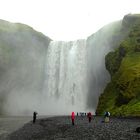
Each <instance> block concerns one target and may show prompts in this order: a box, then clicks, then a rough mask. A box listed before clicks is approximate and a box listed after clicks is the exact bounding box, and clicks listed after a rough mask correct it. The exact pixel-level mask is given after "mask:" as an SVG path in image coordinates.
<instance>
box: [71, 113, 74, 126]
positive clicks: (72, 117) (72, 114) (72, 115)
mask: <svg viewBox="0 0 140 140" xmlns="http://www.w3.org/2000/svg"><path fill="white" fill-rule="evenodd" d="M74 119H75V114H74V112H72V113H71V121H72V125H74Z"/></svg>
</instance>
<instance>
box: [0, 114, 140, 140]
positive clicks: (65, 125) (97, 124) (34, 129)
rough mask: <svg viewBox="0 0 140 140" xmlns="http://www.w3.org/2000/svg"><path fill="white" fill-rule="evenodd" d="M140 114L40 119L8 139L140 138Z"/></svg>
mask: <svg viewBox="0 0 140 140" xmlns="http://www.w3.org/2000/svg"><path fill="white" fill-rule="evenodd" d="M138 126H140V119H139V118H127V119H126V118H111V120H110V122H109V123H103V122H102V118H101V117H95V118H93V119H92V121H91V123H88V120H87V117H76V119H75V125H74V126H72V125H71V119H70V117H69V116H65V117H52V118H47V119H38V120H37V122H36V124H32V122H29V123H27V124H25V125H24V126H23V127H22V128H20V129H19V130H17V131H15V132H13V133H11V134H10V135H8V136H7V137H5V138H4V137H3V138H1V139H3V140H4V139H5V140H140V134H139V133H136V132H135V130H136V127H138Z"/></svg>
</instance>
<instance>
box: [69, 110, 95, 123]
mask: <svg viewBox="0 0 140 140" xmlns="http://www.w3.org/2000/svg"><path fill="white" fill-rule="evenodd" d="M77 116H78V113H77ZM81 116H83V115H81ZM85 116H86V113H85ZM87 117H88V121H89V123H90V122H91V117H92V115H91V112H88V113H87ZM74 120H75V113H74V112H72V113H71V121H72V125H74Z"/></svg>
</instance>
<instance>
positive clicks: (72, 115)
mask: <svg viewBox="0 0 140 140" xmlns="http://www.w3.org/2000/svg"><path fill="white" fill-rule="evenodd" d="M83 114H84V115H85V116H87V118H88V122H89V123H90V122H91V119H92V114H91V112H88V113H81V112H80V115H81V116H84V115H83ZM77 116H78V113H77ZM109 117H110V112H108V111H106V112H105V113H104V121H103V122H106V123H107V122H109ZM74 120H75V113H74V112H72V113H71V121H72V125H74Z"/></svg>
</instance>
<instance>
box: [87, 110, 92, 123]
mask: <svg viewBox="0 0 140 140" xmlns="http://www.w3.org/2000/svg"><path fill="white" fill-rule="evenodd" d="M91 116H92V115H91V112H89V113H88V114H87V117H88V121H89V123H90V122H91Z"/></svg>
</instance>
